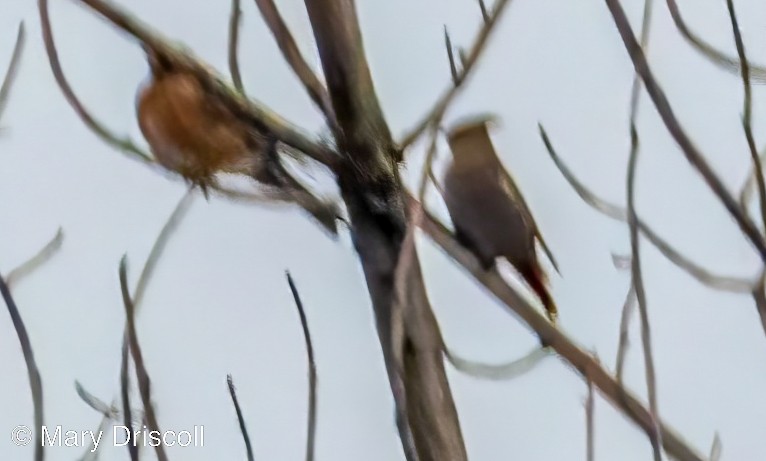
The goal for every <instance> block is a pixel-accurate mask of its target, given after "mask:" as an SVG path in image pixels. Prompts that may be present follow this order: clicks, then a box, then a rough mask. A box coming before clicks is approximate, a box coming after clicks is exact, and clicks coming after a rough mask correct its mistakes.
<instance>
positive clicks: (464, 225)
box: [443, 117, 558, 322]
mask: <svg viewBox="0 0 766 461" xmlns="http://www.w3.org/2000/svg"><path fill="white" fill-rule="evenodd" d="M490 121H491V118H488V117H481V118H473V119H471V120H468V121H464V122H462V123H459V124H458V125H456V126H454V127H452V128H451V129H450V130H449V131H448V133H447V139H448V143H449V147H450V150H451V151H452V156H453V158H452V162H451V163H450V165H449V166H448V168H447V172H446V174H445V177H444V184H443V189H444V192H443V193H444V201H445V204H446V205H447V210H448V211H449V214H450V217H451V219H452V223H453V225H454V227H455V235H456V237H457V239H458V241H459V242H460V243H461V244H462V245H463V246H465V247H466V248H468V249H470V250H471V251H472V252H473V253H474V254H475V255H476V257H477V258H478V259H479V261H480V262H481V264H482V266H483V267H484V268H485V269H486V270H489V269H490V268H492V267H493V266H494V264H495V258H498V257H504V258H506V259H507V260H508V262H509V263H511V265H512V266H513V267H514V268H515V269H516V270H517V271H518V272H519V274H520V275H521V276H522V277H523V278H524V280H525V281H526V282H527V284H528V285H529V287H530V288H532V290H534V292H535V293H536V294H537V297H538V298H539V299H540V301H541V302H542V304H543V306H544V307H545V310H546V312H547V314H548V318H549V319H550V320H551V321H554V322H555V320H556V318H557V314H558V310H557V308H556V303H555V302H554V300H553V298H552V297H551V295H550V292H549V291H548V284H547V275H546V273H545V272H544V270H543V268H542V267H540V263H539V261H538V255H537V251H536V248H535V241H538V242H540V245H541V246H542V248H543V250H544V251H545V252H546V254H547V256H548V259H549V260H550V261H551V263H552V264H553V266H554V268H555V269H556V271H557V272H558V265H557V263H556V261H555V259H554V258H553V255H552V253H551V251H550V249H549V248H548V246H547V245H546V243H545V241H544V240H543V238H542V235H541V234H540V231H539V229H538V227H537V224H536V223H535V221H534V218H533V217H532V213H531V212H530V210H529V207H528V206H527V204H526V202H525V201H524V197H523V196H522V195H521V192H520V191H519V188H518V187H517V186H516V184H515V183H514V181H513V179H512V177H511V175H510V174H509V173H508V171H506V170H505V168H503V165H502V163H501V162H500V159H499V158H498V157H497V154H496V152H495V149H494V146H493V145H492V140H491V139H490V135H489V123H490Z"/></svg>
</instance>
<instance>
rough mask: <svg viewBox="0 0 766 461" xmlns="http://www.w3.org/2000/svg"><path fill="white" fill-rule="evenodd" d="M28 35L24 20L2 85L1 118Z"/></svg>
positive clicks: (0, 97)
mask: <svg viewBox="0 0 766 461" xmlns="http://www.w3.org/2000/svg"><path fill="white" fill-rule="evenodd" d="M26 37H27V35H26V31H25V29H24V22H23V21H22V22H20V23H19V29H18V32H17V33H16V44H15V45H14V46H13V53H12V54H11V62H10V64H8V69H7V70H6V71H5V77H3V84H2V85H0V119H2V118H3V113H5V108H6V106H7V105H8V96H9V95H10V94H11V87H13V82H14V81H15V80H16V74H17V73H18V71H19V63H20V62H21V53H22V51H23V50H24V43H26Z"/></svg>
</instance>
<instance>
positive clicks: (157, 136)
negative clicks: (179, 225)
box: [136, 49, 337, 233]
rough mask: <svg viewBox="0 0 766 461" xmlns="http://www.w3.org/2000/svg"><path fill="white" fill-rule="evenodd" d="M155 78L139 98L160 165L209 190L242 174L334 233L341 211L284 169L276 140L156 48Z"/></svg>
mask: <svg viewBox="0 0 766 461" xmlns="http://www.w3.org/2000/svg"><path fill="white" fill-rule="evenodd" d="M146 51H147V58H148V61H149V67H150V70H151V75H150V78H149V80H148V81H147V82H146V83H145V84H144V85H143V86H142V87H141V88H140V89H139V92H138V95H137V100H136V111H137V115H138V124H139V127H140V129H141V132H142V134H143V135H144V137H145V138H146V141H147V142H148V143H149V146H150V147H151V150H152V154H153V155H154V157H155V159H156V160H157V162H158V163H159V164H160V165H162V166H163V167H165V168H167V169H168V170H171V171H175V172H177V173H179V174H181V175H182V176H183V177H184V178H186V179H187V180H188V181H190V182H192V183H193V184H196V185H198V186H200V187H201V188H202V190H203V192H205V193H207V192H206V191H207V187H209V186H211V185H213V184H215V175H216V174H218V173H238V174H244V175H248V176H250V177H252V178H253V179H255V180H256V181H258V182H260V183H262V184H264V185H267V186H275V187H277V188H279V189H280V190H282V191H284V192H286V193H287V194H288V196H289V197H290V199H291V200H292V201H295V202H296V203H298V204H300V205H301V206H302V207H303V208H304V209H306V210H307V211H309V212H310V213H311V214H312V215H313V216H314V218H316V219H317V220H318V221H319V222H320V223H321V224H323V225H324V226H325V227H326V228H327V229H328V230H329V231H330V232H332V233H335V232H336V231H337V226H336V222H335V220H336V218H337V210H336V209H335V207H334V206H331V205H329V204H327V203H324V202H322V201H321V200H319V199H318V198H316V197H315V196H313V195H312V194H311V193H310V192H308V191H307V190H306V189H305V188H304V187H303V186H302V185H301V184H300V183H299V182H298V181H297V180H295V179H294V178H293V177H292V176H290V174H289V173H288V172H287V171H286V170H285V169H284V167H283V166H282V164H281V162H280V160H279V153H278V152H277V147H278V142H277V139H276V138H275V137H273V136H269V135H268V134H266V133H264V132H262V131H259V130H256V129H255V128H254V127H253V126H252V125H251V124H250V123H248V122H247V121H245V120H243V119H241V118H240V117H238V116H237V115H236V114H235V113H233V112H232V110H231V109H230V108H229V107H228V106H227V105H226V104H225V102H224V101H223V100H222V99H221V98H220V97H219V96H217V95H216V94H215V93H214V92H212V91H210V90H209V89H208V88H206V87H205V86H204V85H203V82H201V81H200V79H198V78H197V76H196V75H194V74H193V73H191V72H188V71H185V70H183V69H178V68H175V67H174V66H173V65H172V64H171V63H170V62H168V61H167V60H165V59H163V58H162V57H161V56H158V55H157V54H155V53H154V52H152V51H151V50H148V49H147V50H146Z"/></svg>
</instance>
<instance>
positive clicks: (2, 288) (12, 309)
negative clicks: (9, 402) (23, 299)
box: [0, 275, 45, 461]
mask: <svg viewBox="0 0 766 461" xmlns="http://www.w3.org/2000/svg"><path fill="white" fill-rule="evenodd" d="M0 295H2V297H3V300H4V301H5V305H6V307H7V308H8V314H9V315H10V316H11V322H13V328H15V329H16V336H18V337H19V343H20V344H21V352H22V354H23V355H24V362H25V363H26V365H27V376H28V378H29V389H30V391H31V393H32V406H33V408H34V424H35V426H34V433H35V439H34V442H33V445H34V447H35V455H34V456H35V457H34V460H35V461H43V458H44V457H45V454H44V453H43V434H42V427H43V382H42V379H41V378H40V369H39V368H37V362H36V361H35V354H34V351H33V350H32V341H30V339H29V334H28V333H27V327H26V326H25V325H24V321H23V320H22V318H21V314H20V313H19V308H18V306H16V301H14V299H13V296H12V295H11V290H10V288H9V287H8V284H7V283H5V279H4V278H3V277H2V276H1V275H0Z"/></svg>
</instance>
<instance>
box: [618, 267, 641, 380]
mask: <svg viewBox="0 0 766 461" xmlns="http://www.w3.org/2000/svg"><path fill="white" fill-rule="evenodd" d="M636 301H637V300H636V287H635V285H634V284H633V280H632V277H631V281H630V289H629V290H628V295H627V296H626V297H625V302H624V303H623V305H622V316H621V318H620V341H619V343H618V346H617V364H616V365H615V374H616V376H617V382H618V383H620V385H622V383H623V381H622V377H623V372H624V370H625V357H626V356H627V354H628V347H630V330H629V328H630V318H631V317H632V315H633V311H634V310H635V308H636Z"/></svg>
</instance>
